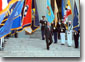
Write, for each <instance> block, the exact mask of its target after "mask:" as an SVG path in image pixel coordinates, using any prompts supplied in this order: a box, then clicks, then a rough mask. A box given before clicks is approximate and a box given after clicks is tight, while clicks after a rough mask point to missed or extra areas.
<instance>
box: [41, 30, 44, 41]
mask: <svg viewBox="0 0 85 62" xmlns="http://www.w3.org/2000/svg"><path fill="white" fill-rule="evenodd" d="M41 34H42V40H44V39H45V38H44V36H45V31H44V30H42V31H41Z"/></svg>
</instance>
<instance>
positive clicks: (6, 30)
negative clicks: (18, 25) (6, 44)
mask: <svg viewBox="0 0 85 62" xmlns="http://www.w3.org/2000/svg"><path fill="white" fill-rule="evenodd" d="M20 3H21V1H18V2H17V4H16V6H15V8H14V10H13V12H12V13H11V15H10V16H9V18H8V20H7V21H6V22H5V25H4V26H3V27H1V28H0V38H2V37H4V36H6V35H7V34H9V33H10V32H11V27H12V23H13V18H14V17H15V13H16V11H17V8H18V6H19V5H20Z"/></svg>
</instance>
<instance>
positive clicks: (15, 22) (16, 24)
mask: <svg viewBox="0 0 85 62" xmlns="http://www.w3.org/2000/svg"><path fill="white" fill-rule="evenodd" d="M23 4H24V0H22V2H21V4H20V5H19V6H18V8H17V11H16V12H15V16H14V20H13V24H12V28H11V30H17V29H20V28H22V27H21V22H22V16H21V12H22V8H23Z"/></svg>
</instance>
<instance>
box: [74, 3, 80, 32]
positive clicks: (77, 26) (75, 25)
mask: <svg viewBox="0 0 85 62" xmlns="http://www.w3.org/2000/svg"><path fill="white" fill-rule="evenodd" d="M79 28H80V27H79V23H78V9H77V6H76V2H75V4H74V19H73V30H74V31H76V32H78V30H79Z"/></svg>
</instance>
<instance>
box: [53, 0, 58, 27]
mask: <svg viewBox="0 0 85 62" xmlns="http://www.w3.org/2000/svg"><path fill="white" fill-rule="evenodd" d="M54 4H55V10H54V15H55V26H56V25H57V22H58V18H57V13H58V6H57V2H56V0H55V2H54Z"/></svg>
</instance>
